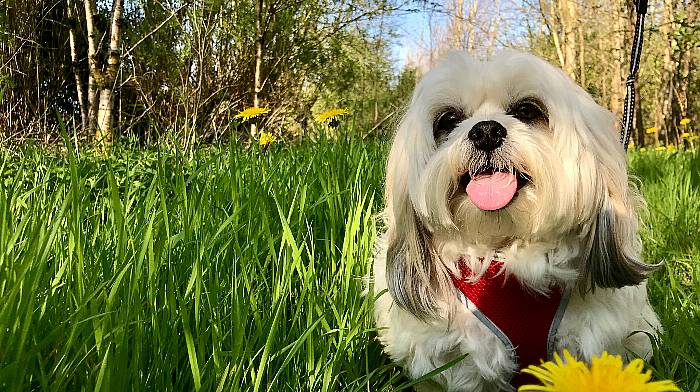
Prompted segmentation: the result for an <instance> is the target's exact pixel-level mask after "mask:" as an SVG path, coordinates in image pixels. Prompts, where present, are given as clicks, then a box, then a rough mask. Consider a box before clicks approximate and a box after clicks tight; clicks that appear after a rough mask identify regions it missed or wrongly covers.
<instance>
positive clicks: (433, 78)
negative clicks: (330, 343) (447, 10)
mask: <svg viewBox="0 0 700 392" xmlns="http://www.w3.org/2000/svg"><path fill="white" fill-rule="evenodd" d="M528 96H535V97H537V98H539V99H540V100H542V101H543V103H544V104H545V105H546V106H547V110H548V117H549V126H548V129H547V127H542V129H539V128H537V127H536V126H529V125H526V124H524V123H522V122H520V121H518V120H517V119H515V118H513V117H511V116H509V115H507V114H506V108H507V106H508V105H509V104H510V103H511V102H513V101H515V100H517V99H518V98H524V97H528ZM446 106H451V107H460V108H462V109H463V110H464V112H465V114H466V116H467V118H466V119H465V120H464V121H463V122H461V123H460V124H459V126H458V127H457V128H456V129H454V130H453V131H452V132H451V133H450V134H449V136H448V137H447V138H446V139H445V140H443V141H437V142H436V141H435V140H434V138H433V131H432V125H433V120H434V117H435V115H436V113H437V112H438V111H439V110H440V109H442V108H444V107H446ZM483 120H495V121H498V122H500V123H501V124H502V125H503V126H504V127H505V128H506V129H507V131H508V134H507V137H506V140H505V142H504V145H503V146H502V147H501V148H499V149H498V150H497V151H496V152H495V153H496V154H498V156H499V159H500V160H501V161H502V162H506V163H507V165H508V166H509V168H514V169H517V170H520V171H523V172H526V173H527V174H528V175H529V176H530V177H531V178H532V183H531V184H529V185H527V186H525V187H524V188H522V189H521V190H520V191H519V194H518V196H517V197H516V198H515V199H514V200H513V202H512V203H511V204H509V205H508V206H507V207H505V208H503V209H501V210H498V211H494V212H484V211H481V210H479V209H478V208H476V207H475V206H474V205H473V204H472V203H471V201H470V200H469V199H468V197H467V195H466V193H465V191H464V189H463V188H460V186H459V185H458V179H459V177H460V175H461V174H462V173H464V172H465V171H466V170H468V169H470V165H471V164H472V163H473V162H474V161H475V160H478V157H476V156H475V154H477V152H476V151H475V150H474V149H473V148H472V147H471V145H470V142H469V140H468V138H467V134H468V132H469V130H470V129H471V128H472V126H473V125H474V124H476V123H477V122H479V121H483ZM618 137H619V136H618V133H617V132H616V130H615V127H614V116H613V115H612V114H611V113H609V112H608V111H607V110H605V109H603V108H601V107H600V106H599V105H597V104H596V103H595V102H594V101H593V99H592V98H591V97H590V96H589V95H588V94H587V93H586V92H584V91H583V90H582V89H581V88H579V87H578V86H576V85H575V84H574V83H573V82H572V81H571V80H570V79H569V78H568V77H567V76H566V75H565V74H564V73H563V72H561V71H560V70H559V69H556V68H555V67H553V66H551V65H549V64H548V63H546V62H544V61H542V60H540V59H538V58H536V57H534V56H531V55H527V54H522V53H517V52H512V51H509V52H505V53H502V54H500V55H498V56H496V57H495V58H493V59H492V60H491V61H488V62H480V61H478V60H475V59H473V58H471V57H469V56H468V55H466V54H464V53H452V54H451V55H450V56H448V58H447V59H446V60H444V62H443V63H442V64H441V65H439V66H438V67H437V68H436V69H434V70H432V71H430V72H429V73H427V74H426V75H425V77H424V78H423V79H422V80H421V81H420V83H419V84H418V85H417V87H416V90H415V92H414V95H413V98H412V101H411V103H410V105H409V108H408V110H407V112H406V114H405V116H404V119H403V121H402V123H401V125H400V127H399V129H398V131H397V133H396V136H395V139H394V142H393V145H392V149H391V152H390V155H389V160H388V165H387V179H386V210H385V211H384V213H383V217H384V221H385V224H386V232H385V233H384V234H383V236H382V238H380V240H379V241H378V244H377V252H376V253H377V254H376V257H375V260H374V291H375V293H379V292H381V291H383V290H385V289H387V288H388V287H389V286H388V281H389V280H390V279H392V278H391V277H388V276H387V274H388V273H387V265H388V264H389V265H390V266H396V265H398V266H399V267H400V268H404V269H405V271H404V270H402V274H400V275H397V276H400V277H402V278H405V281H399V282H396V283H395V284H396V285H397V286H396V287H399V288H400V289H402V290H423V289H424V290H425V293H423V292H421V293H420V294H416V295H415V297H416V298H421V299H425V303H426V304H430V303H432V304H433V305H434V306H433V307H432V308H431V307H430V306H428V305H426V306H424V308H425V309H428V310H429V312H427V314H428V317H425V315H422V316H421V315H419V314H413V313H412V312H410V311H408V310H406V309H405V308H404V307H401V306H398V305H397V304H396V303H395V301H394V300H395V298H393V297H392V295H391V292H387V293H385V294H383V295H381V296H380V297H379V299H378V300H377V302H376V304H375V319H376V323H377V326H378V327H380V332H379V339H380V341H381V343H382V344H383V345H384V346H385V351H386V353H387V354H389V356H390V357H391V358H392V359H393V360H395V361H396V362H398V363H400V364H401V365H402V366H404V368H405V370H406V371H407V372H408V374H409V375H410V376H411V377H414V378H416V377H420V376H422V375H424V374H426V373H428V372H430V371H432V370H434V369H435V368H436V367H439V366H441V365H443V364H445V363H447V362H449V361H450V360H451V359H453V358H456V357H458V356H459V355H462V354H464V353H468V354H469V355H468V356H467V357H466V358H465V359H464V360H462V361H461V362H460V363H458V364H457V365H456V366H454V367H452V368H450V369H448V370H447V371H445V372H443V373H442V374H441V375H439V376H437V377H435V378H434V381H435V382H436V383H437V384H439V385H441V386H442V387H444V388H446V389H447V390H449V391H497V390H508V389H509V388H510V385H509V384H508V380H509V379H510V375H511V374H512V373H511V372H512V371H513V370H514V369H515V366H516V365H515V363H514V362H513V361H512V359H511V357H510V356H509V354H508V352H507V350H506V347H505V346H504V345H503V343H501V341H500V340H499V339H498V338H497V337H496V336H495V335H494V334H493V333H491V332H490V331H489V330H488V329H487V328H486V327H485V326H484V325H482V323H481V322H480V321H479V320H478V319H477V318H476V317H475V316H474V315H473V314H472V313H471V312H470V311H469V310H468V309H467V308H466V306H464V305H463V304H462V303H461V302H459V301H458V299H457V295H456V290H455V289H454V288H453V287H452V286H451V284H447V283H445V282H448V281H449V279H447V278H446V271H447V270H452V271H455V264H454V263H455V261H456V260H457V259H459V258H460V257H462V256H463V257H465V258H466V260H467V262H468V263H469V266H470V267H471V269H472V271H476V275H477V276H475V277H472V278H474V279H476V278H478V276H479V272H480V271H484V270H485V264H482V262H481V261H480V260H492V259H494V258H498V259H500V260H503V261H504V265H505V267H504V268H505V270H506V273H509V274H512V275H514V276H515V277H517V278H518V279H519V280H520V281H521V282H523V283H525V284H526V285H528V286H529V287H530V288H532V289H534V290H546V288H547V287H548V286H549V285H550V284H552V283H557V284H560V285H562V286H567V287H569V288H572V289H573V290H572V292H573V294H572V298H571V300H570V303H569V305H568V307H567V310H566V313H565V315H564V318H563V320H562V322H561V325H560V327H559V330H558V333H557V334H556V340H555V341H556V349H557V350H558V351H559V352H561V351H562V350H563V349H564V348H567V349H568V350H569V351H570V352H572V353H574V354H575V355H578V356H579V357H580V358H582V359H586V360H588V359H590V357H591V356H592V355H594V354H598V353H600V352H602V351H604V350H606V351H608V352H611V353H620V354H625V355H627V354H630V353H634V354H635V355H640V356H643V357H647V358H648V357H649V356H650V355H651V343H650V340H649V337H648V336H647V335H645V334H644V333H636V332H637V331H644V332H646V333H648V334H650V335H651V336H656V333H657V331H658V329H659V327H660V326H659V322H658V319H657V317H656V315H655V313H654V311H653V310H652V309H651V307H650V305H649V303H648V300H647V295H646V284H645V283H644V282H642V283H640V284H638V285H628V286H624V287H621V288H601V287H598V288H596V289H595V290H593V291H592V292H591V291H590V290H587V288H588V286H587V282H586V281H585V279H586V276H585V275H584V274H583V271H584V268H583V264H582V263H584V262H585V259H586V258H587V257H588V255H589V254H590V253H591V250H590V248H591V238H592V237H591V236H592V235H593V234H592V233H593V232H594V228H595V225H596V223H595V222H596V217H598V216H599V214H600V213H601V211H610V214H612V216H613V217H614V219H615V230H614V231H615V233H614V236H615V237H614V238H616V239H618V240H619V244H620V248H621V250H620V251H621V252H623V253H624V254H625V255H629V256H630V257H631V258H634V259H636V260H639V258H640V254H641V243H640V241H639V237H638V234H637V225H638V223H637V214H636V209H637V208H639V207H640V206H641V204H642V201H641V198H640V197H639V196H638V195H637V193H636V191H635V190H634V189H631V188H629V186H628V176H627V167H626V161H625V154H624V150H623V148H622V146H621V144H620V143H619V141H618ZM601 227H605V226H601ZM417 229H422V230H423V233H424V237H425V238H427V240H426V242H427V250H426V251H425V254H426V255H428V254H430V255H432V261H430V260H428V262H426V263H430V264H426V263H423V262H422V261H421V260H416V254H422V253H420V252H419V253H416V252H413V253H411V252H410V249H412V248H411V246H410V245H411V244H414V243H420V238H414V237H415V236H416V232H418V233H419V234H420V233H421V231H420V230H417ZM406 238H408V239H409V240H406ZM396 244H398V245H396ZM392 246H396V248H397V249H404V248H405V249H404V250H406V252H403V253H400V255H402V256H404V257H403V258H401V259H400V260H398V261H396V260H394V261H393V262H392V263H388V262H387V252H388V251H389V249H390V248H391V247H392ZM402 246H403V247H402ZM414 247H415V246H414ZM390 254H391V252H390ZM394 254H396V253H394ZM397 259H399V256H397ZM392 268H393V267H392ZM426 268H427V269H426ZM398 280H400V279H398ZM593 286H595V285H593ZM424 297H425V298H424ZM431 301H432V302H431ZM419 308H420V306H419ZM437 384H429V385H424V386H423V387H427V388H430V387H431V386H434V387H437Z"/></svg>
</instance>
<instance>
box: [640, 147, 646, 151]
mask: <svg viewBox="0 0 700 392" xmlns="http://www.w3.org/2000/svg"><path fill="white" fill-rule="evenodd" d="M646 150H647V148H646V147H642V148H640V149H639V151H640V152H645V151H646Z"/></svg>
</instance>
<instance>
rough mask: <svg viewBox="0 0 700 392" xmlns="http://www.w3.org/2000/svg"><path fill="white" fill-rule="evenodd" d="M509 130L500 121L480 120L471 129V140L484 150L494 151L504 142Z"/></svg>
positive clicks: (475, 145)
mask: <svg viewBox="0 0 700 392" xmlns="http://www.w3.org/2000/svg"><path fill="white" fill-rule="evenodd" d="M507 133H508V132H507V131H506V129H505V128H504V127H503V125H501V123H499V122H498V121H493V120H490V121H479V122H478V123H476V124H475V125H474V126H473V127H472V129H471V130H470V131H469V140H471V141H472V143H474V147H476V148H477V149H479V150H482V151H493V150H495V149H497V148H498V147H500V146H501V145H502V144H503V139H505V137H506V134H507Z"/></svg>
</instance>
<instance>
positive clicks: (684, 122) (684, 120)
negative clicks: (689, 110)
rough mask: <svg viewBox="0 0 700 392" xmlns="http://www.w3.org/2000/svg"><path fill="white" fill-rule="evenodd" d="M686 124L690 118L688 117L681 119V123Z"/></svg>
mask: <svg viewBox="0 0 700 392" xmlns="http://www.w3.org/2000/svg"><path fill="white" fill-rule="evenodd" d="M688 124H690V119H689V118H684V119H681V125H688Z"/></svg>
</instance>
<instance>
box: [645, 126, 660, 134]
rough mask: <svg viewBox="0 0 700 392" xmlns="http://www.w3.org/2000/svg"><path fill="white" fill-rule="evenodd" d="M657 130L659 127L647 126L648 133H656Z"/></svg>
mask: <svg viewBox="0 0 700 392" xmlns="http://www.w3.org/2000/svg"><path fill="white" fill-rule="evenodd" d="M656 131H658V129H656V127H651V128H647V133H648V134H651V133H656Z"/></svg>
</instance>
